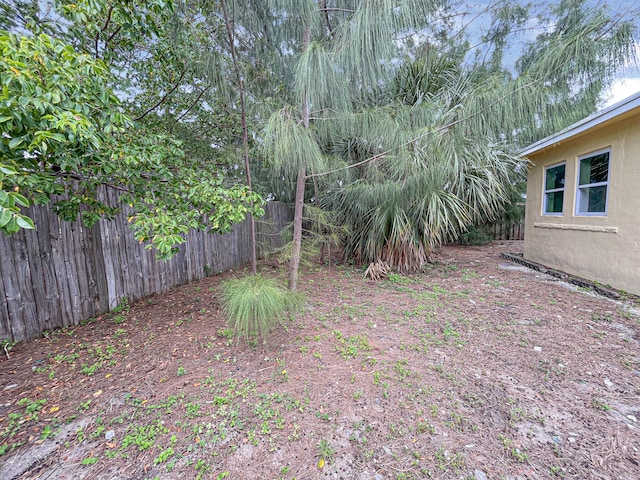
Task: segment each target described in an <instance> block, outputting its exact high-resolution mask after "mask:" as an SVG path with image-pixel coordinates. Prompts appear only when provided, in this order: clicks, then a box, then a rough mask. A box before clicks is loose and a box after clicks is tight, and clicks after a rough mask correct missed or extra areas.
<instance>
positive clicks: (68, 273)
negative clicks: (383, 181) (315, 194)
mask: <svg viewBox="0 0 640 480" xmlns="http://www.w3.org/2000/svg"><path fill="white" fill-rule="evenodd" d="M28 214H29V216H31V218H33V220H34V221H35V223H36V225H37V230H26V231H20V232H18V233H17V234H15V235H12V236H11V237H10V238H6V237H5V236H4V235H0V299H1V298H4V299H5V301H4V302H2V303H0V341H2V340H4V339H11V340H13V341H21V340H31V339H33V338H36V337H38V336H39V335H41V334H42V332H43V331H47V330H49V331H50V330H53V329H55V328H60V327H65V326H69V325H77V324H78V323H79V322H81V321H82V320H85V319H87V318H91V317H94V316H96V315H100V314H102V313H105V312H107V311H109V310H111V309H113V308H114V307H116V306H117V305H118V304H119V303H120V302H121V301H122V300H123V299H127V300H129V301H135V300H138V299H141V298H144V297H147V296H150V295H153V294H156V293H161V292H164V291H166V290H168V289H170V288H172V287H175V286H177V285H181V284H185V283H188V282H191V281H193V280H196V279H198V278H202V277H204V276H207V275H210V274H213V273H219V272H222V271H226V270H229V269H233V268H238V267H240V266H243V265H245V264H246V263H248V262H249V261H250V258H251V250H250V248H251V243H250V240H251V236H250V230H249V221H248V220H246V221H245V222H243V223H241V224H238V225H236V226H235V227H234V229H233V231H232V232H231V233H229V234H226V235H218V234H207V233H203V232H190V233H189V234H188V235H187V239H186V240H187V241H186V243H184V244H183V245H182V246H181V249H180V252H179V253H178V254H177V255H176V256H175V257H174V258H173V259H171V260H169V261H165V262H162V261H161V262H158V261H156V258H155V253H154V252H153V251H151V250H147V249H145V248H144V245H140V244H139V243H138V242H137V241H136V240H135V239H134V238H133V234H132V232H131V230H130V229H129V227H128V226H127V221H126V214H125V213H122V214H120V215H119V216H118V217H117V218H116V219H115V220H113V221H110V222H109V221H104V220H101V221H99V222H98V223H97V224H96V225H94V226H93V227H91V228H85V227H84V226H83V225H82V224H81V223H80V222H73V223H68V222H64V221H61V220H59V219H58V217H57V216H56V215H55V214H53V213H52V212H51V210H50V209H49V208H47V207H39V206H35V207H32V208H30V209H29V212H28ZM290 220H291V212H290V210H289V208H288V207H287V206H286V205H284V204H282V203H278V202H269V203H268V204H267V206H266V215H265V217H264V218H262V219H259V220H257V221H256V230H257V233H258V244H259V245H267V246H269V245H270V246H279V244H280V242H281V240H280V235H279V232H280V231H281V229H282V228H283V226H285V225H286V224H287V223H288V222H289V221H290Z"/></svg>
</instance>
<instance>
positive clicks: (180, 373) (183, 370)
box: [176, 365, 187, 377]
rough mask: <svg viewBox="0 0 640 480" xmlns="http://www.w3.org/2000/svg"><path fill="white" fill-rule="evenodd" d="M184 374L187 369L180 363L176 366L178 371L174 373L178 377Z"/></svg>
mask: <svg viewBox="0 0 640 480" xmlns="http://www.w3.org/2000/svg"><path fill="white" fill-rule="evenodd" d="M186 374H187V369H186V368H184V367H183V366H182V365H180V366H179V367H178V371H177V372H176V375H177V376H178V377H182V376H183V375H186Z"/></svg>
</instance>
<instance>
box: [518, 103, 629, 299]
mask: <svg viewBox="0 0 640 480" xmlns="http://www.w3.org/2000/svg"><path fill="white" fill-rule="evenodd" d="M521 153H522V154H523V156H525V157H527V158H528V159H529V160H530V162H531V163H530V165H529V174H528V178H527V203H526V220H525V240H524V258H525V259H526V260H531V261H533V262H537V263H540V264H542V265H545V266H547V267H550V268H553V269H556V270H560V271H562V272H565V273H569V274H572V275H576V276H579V277H582V278H585V279H588V280H592V281H595V282H598V283H600V284H603V285H609V286H611V287H613V288H616V289H620V290H623V291H626V292H629V293H633V294H636V295H640V92H638V93H636V94H635V95H632V96H630V97H628V98H626V99H625V100H622V101H621V102H618V103H616V104H614V105H612V106H610V107H608V108H605V109H604V110H601V111H599V112H597V113H595V114H593V115H591V116H589V117H587V118H585V119H584V120H581V121H579V122H577V123H575V124H573V125H571V126H569V127H567V128H566V129H564V130H562V131H561V132H559V133H556V134H554V135H551V136H549V137H547V138H544V139H542V140H540V141H539V142H536V143H534V144H532V145H530V146H528V147H526V148H525V149H524V150H523V151H522V152H521Z"/></svg>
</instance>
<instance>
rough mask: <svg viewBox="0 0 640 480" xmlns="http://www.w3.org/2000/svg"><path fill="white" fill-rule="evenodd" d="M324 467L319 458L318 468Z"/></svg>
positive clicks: (322, 459)
mask: <svg viewBox="0 0 640 480" xmlns="http://www.w3.org/2000/svg"><path fill="white" fill-rule="evenodd" d="M322 467H324V458H321V459H320V460H318V468H322Z"/></svg>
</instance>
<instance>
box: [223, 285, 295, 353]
mask: <svg viewBox="0 0 640 480" xmlns="http://www.w3.org/2000/svg"><path fill="white" fill-rule="evenodd" d="M303 303H304V296H303V295H302V294H300V293H299V292H292V291H290V290H287V289H286V288H285V287H284V286H282V285H280V284H279V283H278V282H277V281H276V280H275V279H273V278H268V277H264V276H262V275H260V274H257V275H248V276H246V277H242V278H236V279H232V280H227V281H226V282H224V283H223V284H222V304H223V309H224V311H225V314H226V315H227V319H228V321H229V326H230V327H231V328H233V330H234V331H235V334H236V337H237V338H238V339H240V338H242V339H244V340H246V341H247V342H249V343H251V342H252V341H254V340H257V339H262V340H264V339H265V338H266V337H267V336H268V335H269V333H271V331H272V330H273V328H274V327H275V326H276V325H277V324H278V323H281V322H282V321H284V320H286V319H287V317H288V316H289V315H291V314H293V313H295V312H296V311H297V310H299V309H300V307H301V306H302V305H303Z"/></svg>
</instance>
